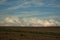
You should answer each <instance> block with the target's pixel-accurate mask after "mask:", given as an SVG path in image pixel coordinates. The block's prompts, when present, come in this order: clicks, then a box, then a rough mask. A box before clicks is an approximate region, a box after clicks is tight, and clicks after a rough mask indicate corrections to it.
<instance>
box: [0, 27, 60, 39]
mask: <svg viewBox="0 0 60 40" xmlns="http://www.w3.org/2000/svg"><path fill="white" fill-rule="evenodd" d="M0 40H60V27H0Z"/></svg>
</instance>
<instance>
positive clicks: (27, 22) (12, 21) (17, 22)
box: [0, 17, 60, 27]
mask: <svg viewBox="0 0 60 40" xmlns="http://www.w3.org/2000/svg"><path fill="white" fill-rule="evenodd" d="M0 26H44V27H46V26H60V22H58V21H55V20H53V19H50V20H42V19H38V18H22V19H21V18H14V17H7V18H5V19H4V20H3V21H2V22H0Z"/></svg>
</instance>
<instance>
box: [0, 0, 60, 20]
mask: <svg viewBox="0 0 60 40" xmlns="http://www.w3.org/2000/svg"><path fill="white" fill-rule="evenodd" d="M7 17H19V18H27V17H28V18H33V17H37V18H38V19H40V18H42V19H54V20H57V21H60V0H0V21H1V20H4V19H5V18H7Z"/></svg>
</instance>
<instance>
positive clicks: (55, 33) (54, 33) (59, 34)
mask: <svg viewBox="0 0 60 40" xmlns="http://www.w3.org/2000/svg"><path fill="white" fill-rule="evenodd" d="M0 32H22V33H32V34H43V35H54V36H60V33H57V32H37V31H23V30H20V29H5V28H0Z"/></svg>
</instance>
